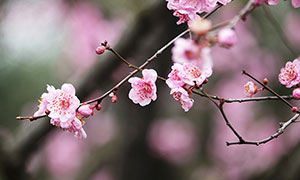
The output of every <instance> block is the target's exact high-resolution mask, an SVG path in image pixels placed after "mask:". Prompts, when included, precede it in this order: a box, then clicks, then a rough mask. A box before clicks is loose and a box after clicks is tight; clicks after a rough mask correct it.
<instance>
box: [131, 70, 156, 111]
mask: <svg viewBox="0 0 300 180" xmlns="http://www.w3.org/2000/svg"><path fill="white" fill-rule="evenodd" d="M142 74H143V78H138V77H133V78H130V79H129V80H128V82H129V83H131V87H132V88H131V90H130V91H129V95H128V96H129V99H131V100H132V101H133V102H134V103H135V104H140V105H141V106H146V105H148V104H150V102H151V100H153V101H155V100H156V98H157V95H156V85H155V81H156V79H157V73H156V71H155V70H153V69H144V70H143V71H142Z"/></svg>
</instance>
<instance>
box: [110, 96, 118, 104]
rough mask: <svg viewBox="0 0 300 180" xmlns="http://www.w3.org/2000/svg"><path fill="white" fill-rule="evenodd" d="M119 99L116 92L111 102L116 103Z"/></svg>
mask: <svg viewBox="0 0 300 180" xmlns="http://www.w3.org/2000/svg"><path fill="white" fill-rule="evenodd" d="M117 101H118V96H117V95H116V94H114V95H113V97H111V102H113V103H115V102H117Z"/></svg>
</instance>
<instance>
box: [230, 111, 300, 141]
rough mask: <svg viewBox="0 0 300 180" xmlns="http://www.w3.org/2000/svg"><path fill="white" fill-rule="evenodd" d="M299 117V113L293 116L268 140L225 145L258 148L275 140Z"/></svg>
mask: <svg viewBox="0 0 300 180" xmlns="http://www.w3.org/2000/svg"><path fill="white" fill-rule="evenodd" d="M299 116H300V114H299V113H297V114H295V115H294V116H293V117H292V118H291V119H289V120H288V121H286V122H285V123H283V124H282V126H281V127H280V128H279V129H278V130H277V131H276V133H274V134H273V135H271V136H269V137H268V138H265V139H262V140H260V141H238V142H227V143H226V144H227V146H231V145H241V144H250V145H257V146H259V145H261V144H265V143H267V142H269V141H271V140H273V139H275V138H277V137H278V136H280V135H281V134H282V133H283V132H284V130H285V129H286V128H287V127H289V126H290V125H291V124H292V123H294V122H296V120H297V119H298V117H299Z"/></svg>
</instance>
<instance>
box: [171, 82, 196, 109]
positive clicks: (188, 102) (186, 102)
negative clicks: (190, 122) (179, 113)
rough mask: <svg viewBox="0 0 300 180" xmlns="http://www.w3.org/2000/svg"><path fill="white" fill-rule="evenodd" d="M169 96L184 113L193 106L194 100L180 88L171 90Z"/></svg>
mask: <svg viewBox="0 0 300 180" xmlns="http://www.w3.org/2000/svg"><path fill="white" fill-rule="evenodd" d="M170 94H172V95H173V97H174V99H175V100H176V101H178V102H179V103H180V105H181V107H182V109H184V111H185V112H187V111H189V110H190V109H191V107H192V106H193V104H194V100H193V99H192V98H190V97H189V94H188V92H187V91H186V90H185V89H183V88H181V87H179V88H173V89H171V92H170Z"/></svg>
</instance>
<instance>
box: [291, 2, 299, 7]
mask: <svg viewBox="0 0 300 180" xmlns="http://www.w3.org/2000/svg"><path fill="white" fill-rule="evenodd" d="M292 6H293V7H294V8H298V7H300V0H292Z"/></svg>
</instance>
